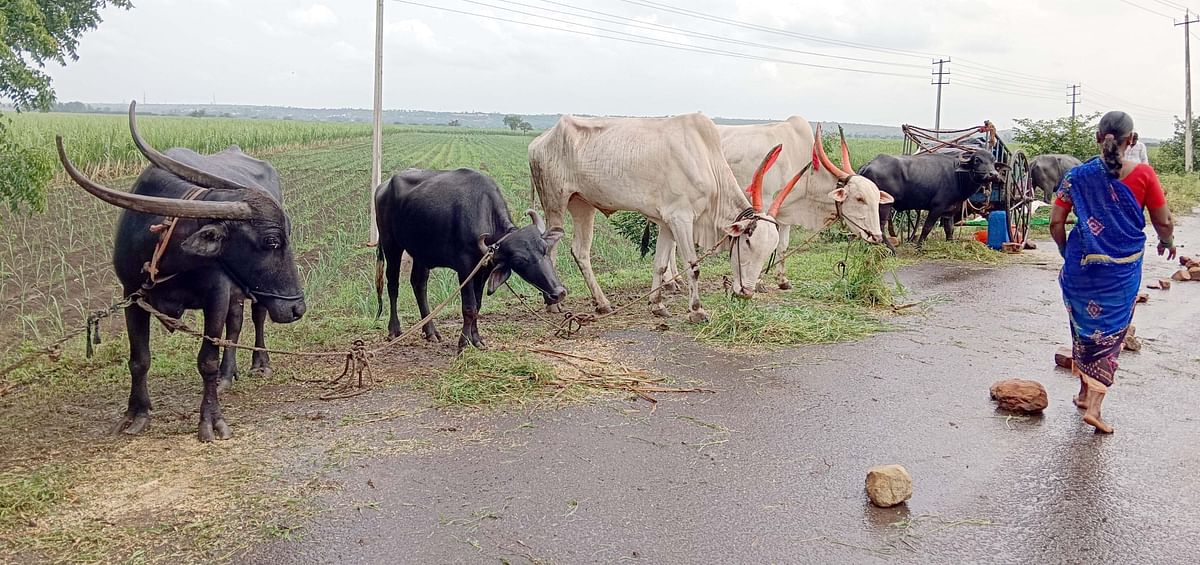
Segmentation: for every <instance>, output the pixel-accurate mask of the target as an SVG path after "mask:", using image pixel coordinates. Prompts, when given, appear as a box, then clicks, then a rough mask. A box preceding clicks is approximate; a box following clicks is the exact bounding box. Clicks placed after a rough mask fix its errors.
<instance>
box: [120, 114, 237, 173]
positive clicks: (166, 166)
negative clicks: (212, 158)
mask: <svg viewBox="0 0 1200 565" xmlns="http://www.w3.org/2000/svg"><path fill="white" fill-rule="evenodd" d="M136 109H137V100H133V101H131V102H130V103H129V133H130V134H132V135H133V144H134V145H136V146H137V148H138V151H141V152H142V155H145V156H146V159H147V160H149V161H150V162H151V163H154V166H155V167H158V168H160V169H163V170H165V171H169V172H170V173H171V174H173V175H175V176H177V177H179V178H181V179H183V180H186V181H188V182H190V183H192V184H194V185H196V186H202V187H204V188H214V189H225V190H250V187H248V186H246V185H244V184H241V183H237V182H234V181H231V180H229V179H227V178H224V177H219V176H217V175H214V174H212V173H206V172H204V171H201V170H200V169H197V168H195V167H193V166H191V165H185V164H183V163H180V162H179V161H176V160H175V159H172V158H170V157H167V156H166V155H165V154H163V153H161V152H160V151H159V150H157V149H155V148H153V147H151V146H150V144H149V143H146V140H144V139H142V134H141V132H139V131H138V127H137V112H136V111H135V110H136Z"/></svg>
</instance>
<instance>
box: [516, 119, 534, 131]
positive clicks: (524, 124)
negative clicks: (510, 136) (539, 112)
mask: <svg viewBox="0 0 1200 565" xmlns="http://www.w3.org/2000/svg"><path fill="white" fill-rule="evenodd" d="M517 127H519V128H521V131H522V132H524V133H529V130H531V129H533V126H532V125H530V124H529V122H526V121H522V122H521V123H520V124H518V125H517Z"/></svg>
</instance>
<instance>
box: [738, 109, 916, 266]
mask: <svg viewBox="0 0 1200 565" xmlns="http://www.w3.org/2000/svg"><path fill="white" fill-rule="evenodd" d="M717 131H719V132H720V134H721V150H722V152H723V153H724V155H725V159H726V160H727V161H728V162H729V166H730V167H732V169H733V174H734V176H735V177H736V178H737V180H738V182H741V183H748V182H750V180H751V178H753V176H754V173H755V170H756V168H757V165H758V161H759V160H761V159H762V155H763V153H764V152H766V151H768V150H770V149H771V148H772V147H774V146H776V145H779V144H782V145H783V153H782V154H781V155H780V156H779V162H778V163H776V164H775V167H774V168H773V170H771V171H768V172H767V175H766V177H765V180H764V181H763V187H764V191H765V194H764V195H765V196H766V197H767V198H774V197H775V195H776V193H777V192H780V191H781V189H782V188H783V187H784V186H785V180H787V179H790V178H793V175H795V174H797V173H799V172H800V171H801V170H803V169H804V168H805V167H806V166H808V165H810V164H811V167H810V168H809V169H808V170H807V171H806V173H805V174H804V175H803V176H802V177H801V178H800V180H799V182H798V183H796V185H795V189H794V190H793V194H792V195H791V196H788V197H787V199H786V200H784V201H783V204H782V205H781V206H780V208H779V210H778V212H777V213H772V215H773V216H774V217H775V219H776V220H777V221H778V222H779V248H778V254H777V256H778V257H779V258H780V260H778V261H776V274H777V277H778V281H779V288H782V289H787V288H791V283H790V282H789V281H788V279H787V270H786V269H785V268H784V264H783V263H784V262H783V260H782V258H783V255H784V252H785V251H786V250H787V247H788V243H789V241H790V236H791V229H792V226H800V227H802V228H804V229H807V230H818V229H821V227H822V226H824V225H826V223H827V222H829V221H831V220H834V219H837V218H838V216H839V215H840V216H841V218H842V219H843V220H844V221H845V223H846V224H847V225H848V226H849V227H850V229H851V230H852V231H853V232H854V233H855V234H856V235H858V236H859V237H861V238H863V239H865V240H867V241H869V242H872V243H879V242H881V241H883V234H882V233H881V231H880V226H879V205H880V204H889V203H891V202H892V201H893V199H892V196H891V195H889V194H888V193H886V192H880V190H879V187H877V186H875V183H874V182H871V180H870V179H868V178H866V177H862V176H858V175H856V174H854V170H853V169H852V168H850V151H849V148H848V147H847V146H846V139H845V137H843V138H842V168H841V169H838V168H837V167H835V166H834V165H833V163H832V162H831V161H830V159H829V156H828V155H826V154H825V147H824V145H821V144H816V145H815V147H814V143H813V141H814V139H815V138H816V136H814V134H813V128H812V126H810V125H809V123H808V120H805V119H804V118H801V117H799V116H792V117H790V118H788V119H787V120H786V121H783V122H776V123H769V124H755V125H746V126H717ZM816 135H818V136H819V135H820V127H819V126H818V129H817V134H816ZM818 148H819V150H818V151H814V149H818Z"/></svg>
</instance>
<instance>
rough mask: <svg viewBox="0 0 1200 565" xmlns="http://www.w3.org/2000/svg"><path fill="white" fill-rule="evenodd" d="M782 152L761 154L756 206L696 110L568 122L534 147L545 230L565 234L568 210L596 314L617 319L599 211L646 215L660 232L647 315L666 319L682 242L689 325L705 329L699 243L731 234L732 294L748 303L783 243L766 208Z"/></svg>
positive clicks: (535, 177) (574, 244) (575, 250)
mask: <svg viewBox="0 0 1200 565" xmlns="http://www.w3.org/2000/svg"><path fill="white" fill-rule="evenodd" d="M779 153H780V148H778V147H776V148H774V149H771V148H766V149H764V150H763V151H762V152H761V153H759V156H758V160H759V162H760V165H759V167H758V171H759V174H758V175H756V176H755V177H754V180H752V181H751V185H752V186H751V187H750V191H749V192H750V193H751V198H752V199H753V201H754V204H753V205H751V199H748V198H747V197H746V191H743V190H742V188H741V185H739V184H738V182H737V179H736V178H735V177H734V174H733V171H732V170H731V169H730V168H729V164H728V163H726V162H725V157H724V155H723V154H722V153H721V139H720V135H719V134H718V133H717V128H716V125H715V124H713V122H712V120H710V119H708V118H707V117H706V116H704V115H703V114H699V113H694V114H685V115H681V116H675V117H670V118H577V117H574V116H563V117H562V119H560V120H559V121H558V123H557V124H555V126H554V127H553V128H551V129H550V130H548V131H546V132H545V133H543V134H542V135H540V136H538V138H537V139H535V140H533V143H531V144H530V145H529V168H530V172H531V174H532V177H533V189H534V191H535V192H536V193H537V195H538V198H539V199H540V200H541V203H542V208H543V209H544V210H545V212H546V223H547V225H549V226H550V227H551V228H554V227H562V225H563V220H564V216H565V215H566V212H568V211H569V212H570V213H571V217H572V218H573V220H574V223H575V233H574V236H573V237H572V239H571V254H572V255H573V256H574V257H575V262H576V263H578V265H579V270H580V271H581V272H582V273H583V277H584V280H585V281H586V282H587V285H588V289H589V290H590V291H591V293H592V300H593V302H594V303H595V306H596V311H597V312H599V313H606V312H611V311H612V305H611V304H610V303H609V301H608V299H607V298H605V296H604V291H603V290H601V289H600V285H599V284H598V283H597V282H596V275H595V274H594V273H593V272H592V259H591V247H592V235H593V234H592V229H593V226H594V222H595V214H596V211H597V210H599V211H600V212H603V213H604V214H606V215H607V214H611V213H613V212H615V211H618V210H629V211H633V212H638V213H641V214H643V215H645V216H646V217H647V218H648V219H649V220H650V221H652V222H654V223H655V224H656V225H657V226H658V230H659V231H658V246H657V248H656V250H655V254H654V282H653V283H652V284H653V288H655V289H656V290H655V292H653V293H652V294H651V296H650V311H651V312H653V313H655V314H657V315H660V316H665V315H666V314H667V310H666V306H664V305H663V302H662V292H661V289H659V286H660V285H661V284H662V282H663V277H664V275H665V274H666V273H667V272H668V265H669V263H672V262H673V253H672V250H673V248H674V246H675V242H677V241H678V242H685V243H684V245H680V246H679V249H680V253H681V255H682V256H683V259H684V261H686V265H688V266H689V272H688V277H687V280H688V288H689V293H690V298H691V300H690V303H689V310H690V312H689V315H688V319H689V320H691V321H693V322H700V321H704V320H706V319H707V318H708V316H707V314H705V312H704V309H703V308H702V307H701V305H700V290H699V287H698V284H697V283H698V280H699V275H700V269H699V266H698V265H695V261H696V258H697V254H696V250H695V248H694V246H693V245H692V242H696V243H699V244H700V245H701V247H702V248H705V249H707V248H709V247H711V246H713V245H716V244H717V243H718V242H721V241H722V239H723V238H725V237H726V236H728V237H729V241H728V242H727V245H728V247H729V249H730V264H731V267H732V270H733V291H734V293H735V294H736V295H737V296H740V297H743V298H749V297H751V296H753V294H754V288H755V286H757V284H758V278H759V274H760V273H761V272H762V268H763V264H764V263H766V261H767V258H768V257H769V256H770V255H771V252H772V251H773V250H774V249H775V247H776V246H777V244H778V242H779V232H778V230H777V229H776V227H775V223H774V220H772V219H771V218H769V217H768V216H766V215H765V214H764V213H763V212H764V210H763V207H762V177H763V175H764V174H765V172H766V171H767V170H768V169H769V168H770V166H771V164H772V163H774V161H775V159H776V158H777V157H778V156H779ZM764 155H766V158H765V159H764V158H763V156H764ZM551 256H552V257H553V254H552V255H551ZM672 270H673V269H672Z"/></svg>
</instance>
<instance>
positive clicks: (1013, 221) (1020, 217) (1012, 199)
mask: <svg viewBox="0 0 1200 565" xmlns="http://www.w3.org/2000/svg"><path fill="white" fill-rule="evenodd" d="M1004 195H1005V208H1007V209H1008V234H1009V239H1011V240H1013V241H1015V242H1018V243H1024V242H1025V239H1026V238H1028V237H1029V221H1030V218H1031V217H1032V216H1033V201H1034V194H1033V182H1031V180H1030V178H1029V161H1027V160H1026V159H1025V153H1023V152H1021V151H1017V152H1016V153H1015V154H1014V155H1013V158H1012V162H1010V163H1009V170H1008V175H1007V178H1006V179H1005V181H1004Z"/></svg>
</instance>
